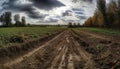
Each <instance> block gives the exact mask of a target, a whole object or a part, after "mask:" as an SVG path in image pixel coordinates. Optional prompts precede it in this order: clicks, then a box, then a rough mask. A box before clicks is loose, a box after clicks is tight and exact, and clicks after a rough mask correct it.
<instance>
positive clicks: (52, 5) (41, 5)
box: [29, 0, 65, 10]
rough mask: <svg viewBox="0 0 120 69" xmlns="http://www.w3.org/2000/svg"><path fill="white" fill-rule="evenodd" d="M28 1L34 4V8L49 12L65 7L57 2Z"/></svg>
mask: <svg viewBox="0 0 120 69" xmlns="http://www.w3.org/2000/svg"><path fill="white" fill-rule="evenodd" d="M29 1H31V2H32V3H33V4H34V6H36V7H38V8H40V9H45V10H51V9H53V8H56V7H61V6H65V5H64V4H63V3H61V2H59V1H57V0H29Z"/></svg>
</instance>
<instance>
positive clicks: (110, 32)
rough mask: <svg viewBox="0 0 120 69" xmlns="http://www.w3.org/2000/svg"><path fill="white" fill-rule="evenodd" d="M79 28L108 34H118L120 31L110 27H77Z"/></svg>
mask: <svg viewBox="0 0 120 69" xmlns="http://www.w3.org/2000/svg"><path fill="white" fill-rule="evenodd" d="M77 29H79V30H87V31H92V32H97V33H102V34H108V35H119V36H120V31H117V30H112V29H101V28H84V27H83V28H77Z"/></svg>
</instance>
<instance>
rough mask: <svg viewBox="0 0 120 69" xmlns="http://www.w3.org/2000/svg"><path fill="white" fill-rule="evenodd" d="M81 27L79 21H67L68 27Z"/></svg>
mask: <svg viewBox="0 0 120 69" xmlns="http://www.w3.org/2000/svg"><path fill="white" fill-rule="evenodd" d="M77 27H81V25H80V23H71V22H70V23H68V28H77Z"/></svg>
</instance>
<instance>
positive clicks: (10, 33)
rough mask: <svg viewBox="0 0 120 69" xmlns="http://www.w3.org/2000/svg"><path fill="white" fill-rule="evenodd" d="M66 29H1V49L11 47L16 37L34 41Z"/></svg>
mask: <svg viewBox="0 0 120 69" xmlns="http://www.w3.org/2000/svg"><path fill="white" fill-rule="evenodd" d="M63 29H65V28H64V27H63V28H61V27H12V28H0V47H3V46H5V45H11V44H12V43H11V42H10V39H11V38H12V39H13V38H15V37H22V38H24V39H25V40H32V39H36V38H39V37H43V36H45V35H51V34H53V33H56V32H58V31H60V30H63Z"/></svg>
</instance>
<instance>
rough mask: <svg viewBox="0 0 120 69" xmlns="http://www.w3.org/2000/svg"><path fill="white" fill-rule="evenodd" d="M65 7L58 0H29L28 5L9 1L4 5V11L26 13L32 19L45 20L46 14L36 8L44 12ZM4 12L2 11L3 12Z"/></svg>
mask: <svg viewBox="0 0 120 69" xmlns="http://www.w3.org/2000/svg"><path fill="white" fill-rule="evenodd" d="M61 6H64V4H62V3H61V2H59V1H57V0H27V3H26V2H25V3H24V4H23V3H22V1H21V0H9V1H7V2H6V1H5V2H4V3H3V4H2V7H3V10H10V11H13V12H24V13H26V14H27V15H28V16H29V17H30V18H34V19H35V18H44V17H45V16H47V15H46V14H41V13H40V12H38V11H36V9H35V8H38V9H43V10H52V9H53V8H56V7H61ZM1 11H2V10H1Z"/></svg>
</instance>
